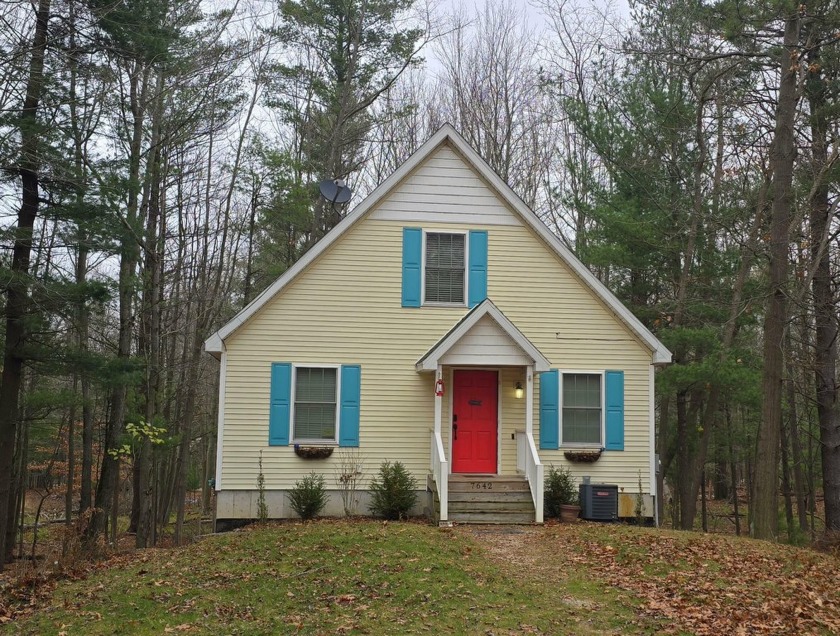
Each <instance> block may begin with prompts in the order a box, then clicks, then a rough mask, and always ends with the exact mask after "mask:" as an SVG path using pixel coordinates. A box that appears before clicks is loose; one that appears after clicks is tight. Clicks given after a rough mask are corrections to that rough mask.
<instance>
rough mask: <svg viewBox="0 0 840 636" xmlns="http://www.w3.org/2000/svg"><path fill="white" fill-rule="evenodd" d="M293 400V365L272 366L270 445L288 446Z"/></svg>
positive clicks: (283, 363) (277, 364) (285, 363)
mask: <svg viewBox="0 0 840 636" xmlns="http://www.w3.org/2000/svg"><path fill="white" fill-rule="evenodd" d="M291 399H292V365H291V364H289V363H288V362H274V363H273V364H272V365H271V406H270V409H269V416H268V445H269V446H287V445H288V443H289V419H290V416H291V412H292V409H291Z"/></svg>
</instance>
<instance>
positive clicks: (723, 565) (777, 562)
mask: <svg viewBox="0 0 840 636" xmlns="http://www.w3.org/2000/svg"><path fill="white" fill-rule="evenodd" d="M472 533H473V534H476V536H477V537H478V538H479V539H480V540H481V543H482V544H483V545H484V546H485V548H486V549H487V550H488V551H489V554H490V555H491V557H492V558H494V559H495V560H496V561H497V562H498V563H499V564H500V566H501V567H504V568H506V569H507V570H508V571H509V572H510V573H511V574H513V575H515V576H519V577H522V578H524V579H527V580H531V579H534V578H539V579H542V580H549V581H556V583H557V585H558V587H560V588H563V587H564V583H565V582H567V580H568V571H569V570H574V571H583V572H588V573H589V576H591V577H592V579H593V580H597V581H598V582H599V584H607V585H608V586H609V587H611V588H613V589H616V590H623V591H625V592H628V593H631V594H632V595H633V596H635V597H636V598H637V599H638V601H639V605H638V608H637V611H638V614H639V615H640V616H645V617H648V618H651V619H654V620H655V621H656V622H657V624H658V625H660V627H659V629H658V631H660V632H661V633H678V634H679V633H691V634H698V635H702V634H715V635H723V634H840V561H838V559H837V558H836V557H834V556H831V555H827V554H824V553H819V552H815V551H812V550H807V549H801V548H794V547H791V546H786V545H775V544H770V543H766V542H760V541H753V540H750V539H743V538H736V537H729V536H720V535H704V534H701V533H693V532H692V533H683V532H672V531H662V530H655V529H652V528H635V527H630V526H622V525H594V524H576V525H549V526H546V527H545V528H539V529H533V530H532V531H529V532H527V533H525V534H522V535H501V534H494V533H492V532H491V533H483V532H482V530H481V529H475V530H473V531H472Z"/></svg>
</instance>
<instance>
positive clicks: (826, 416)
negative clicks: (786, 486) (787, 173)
mask: <svg viewBox="0 0 840 636" xmlns="http://www.w3.org/2000/svg"><path fill="white" fill-rule="evenodd" d="M808 62H809V64H808V69H809V72H808V78H807V82H806V91H807V95H808V103H809V105H810V110H811V164H812V173H813V178H814V182H815V183H814V187H813V188H812V189H811V198H810V201H809V205H810V225H811V241H810V242H811V259H812V263H813V268H814V276H813V278H812V280H811V289H812V291H813V298H814V323H815V325H814V326H815V334H814V384H815V385H816V386H815V388H816V401H817V418H818V420H819V425H820V443H821V455H822V469H823V494H824V496H825V529H826V531H827V532H832V531H833V532H840V417H838V413H837V335H838V325H837V314H836V313H835V312H836V309H835V298H834V292H833V290H832V280H831V256H830V254H829V246H828V241H829V232H830V225H831V222H832V216H833V211H832V209H831V206H830V205H829V180H828V178H827V175H826V174H825V171H826V169H827V168H828V167H829V160H828V149H827V140H828V138H829V122H828V118H827V115H826V109H827V108H828V107H829V105H828V104H827V102H826V84H825V80H824V78H823V77H822V70H821V60H820V50H819V48H815V49H813V50H812V51H811V54H810V56H809V59H808Z"/></svg>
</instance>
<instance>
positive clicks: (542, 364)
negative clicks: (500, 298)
mask: <svg viewBox="0 0 840 636" xmlns="http://www.w3.org/2000/svg"><path fill="white" fill-rule="evenodd" d="M484 316H490V317H491V318H492V319H493V320H495V321H496V324H498V325H499V326H500V327H501V328H502V330H503V331H504V332H505V333H506V334H507V335H508V336H510V337H511V339H512V340H513V341H514V342H515V343H516V344H517V345H518V346H519V348H520V349H522V351H523V352H524V353H525V354H526V355H527V356H528V357H529V358H531V359H532V360H533V361H534V368H535V369H536V370H537V371H548V370H549V368H551V363H550V362H549V361H548V360H547V359H546V357H545V356H544V355H543V354H542V353H541V352H540V350H539V349H537V348H536V347H535V346H534V345H533V344H532V343H531V341H530V340H528V338H527V337H526V336H525V334H523V333H522V332H521V331H520V330H519V329H518V328H517V327H516V325H514V324H513V323H512V322H511V321H510V320H509V319H508V317H507V316H505V315H504V314H503V313H502V312H501V310H500V309H499V308H498V307H496V305H495V304H493V301H491V300H490V299H489V298H487V299H485V300H484V301H482V302H481V303H480V304H479V305H477V306H476V307H475V308H473V309H472V310H470V312H469V313H468V314H467V315H466V316H465V317H464V318H462V319H461V322H460V324H458V325H457V326H456V327H455V328H454V329H452V330H451V331H450V332H449V333H447V334H446V335H445V336H444V337H443V338H442V339H441V340H439V341H438V342H437V343H436V344H435V345H434V346H433V347H432V348H431V349H429V351H428V352H427V353H425V354H424V355H423V357H422V358H420V360H418V361H417V363H416V364H415V369H416V370H417V371H435V370H436V369H437V366H438V364H439V361H440V359H441V358H442V357H443V356H445V355H446V353H447V352H448V351H449V350H450V349H451V348H452V347H454V346H455V345H456V344H457V343H458V341H460V340H461V338H463V337H464V336H465V335H466V334H467V333H469V331H470V329H472V328H473V327H474V326H475V324H476V323H477V322H478V321H479V320H481V319H482V318H483V317H484Z"/></svg>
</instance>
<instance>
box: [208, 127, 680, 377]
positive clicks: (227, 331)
mask: <svg viewBox="0 0 840 636" xmlns="http://www.w3.org/2000/svg"><path fill="white" fill-rule="evenodd" d="M446 142H448V143H449V144H450V145H451V146H452V147H453V148H454V149H455V150H456V151H457V152H459V153H460V154H461V156H462V157H463V158H464V159H465V160H466V161H467V162H468V163H469V164H470V166H471V167H472V168H473V169H474V170H475V171H476V172H477V173H478V174H479V175H480V176H481V177H482V178H483V179H484V180H485V181H487V182H488V183H489V184H490V186H492V188H493V189H494V190H495V191H496V193H497V194H498V195H499V197H500V198H501V199H502V200H503V201H504V202H505V203H507V204H508V205H509V206H510V207H511V209H512V210H513V211H514V212H515V213H516V214H517V215H518V216H519V217H520V218H521V219H522V221H523V222H524V223H525V224H526V225H527V226H529V227H530V228H531V229H533V230H534V232H536V233H537V235H538V236H540V238H542V240H543V241H544V242H545V243H546V244H547V245H548V246H549V247H551V248H552V249H553V250H554V251H555V252H556V253H557V255H558V256H559V257H560V259H561V260H562V261H563V262H564V263H565V264H566V265H567V266H568V267H569V268H570V269H571V270H572V271H573V272H574V273H575V274H576V275H577V276H578V278H579V279H580V280H581V281H582V282H583V283H584V284H585V285H586V286H587V287H589V289H590V290H591V291H592V292H593V293H594V294H595V296H596V297H597V298H599V299H600V300H601V301H602V302H603V303H604V304H605V305H606V306H607V308H608V309H609V310H610V311H612V313H613V314H614V315H615V316H616V317H617V318H618V319H619V320H621V321H622V322H623V323H624V324H625V325H627V327H628V328H629V329H630V331H631V332H633V334H635V335H636V337H637V338H639V340H641V341H642V342H643V343H644V344H645V345H646V346H647V347H648V348H649V349H650V350H651V352H652V353H653V364H668V363H670V362H671V352H670V351H668V349H667V348H666V347H665V345H663V344H662V343H661V342H660V341H659V339H658V338H656V336H654V335H653V334H652V333H651V332H650V331H649V330H648V329H647V327H645V326H644V325H643V324H642V323H641V321H640V320H639V319H638V318H636V316H634V315H633V314H632V313H631V312H630V311H629V310H628V309H627V308H626V307H625V306H624V305H622V304H621V302H620V301H619V300H618V298H616V297H615V296H614V295H613V293H612V292H611V291H610V290H609V289H607V288H606V286H605V285H604V284H603V283H602V282H601V281H599V280H598V279H597V278H596V277H595V276H594V275H593V274H592V272H590V271H589V270H588V269H587V268H586V266H585V265H584V264H583V263H581V262H580V261H579V260H578V259H577V257H576V256H575V255H574V254H572V252H571V251H570V250H569V249H568V248H567V247H566V246H565V245H564V244H563V243H562V241H561V240H560V239H559V237H557V236H556V235H555V234H553V233H552V232H551V230H549V229H548V227H546V226H545V224H544V223H543V222H542V221H540V220H539V218H537V215H536V214H534V212H533V211H532V210H531V209H530V208H529V207H528V206H527V205H526V204H525V203H524V202H523V201H522V199H520V198H519V197H518V196H517V195H516V193H515V192H514V191H513V190H511V188H510V186H508V185H507V184H506V183H505V182H504V181H502V179H501V177H499V175H497V174H496V173H495V172H494V171H493V169H492V168H491V167H490V166H489V165H488V164H487V162H486V161H484V159H482V158H481V157H480V156H479V155H478V153H477V152H476V151H475V150H474V149H473V148H472V147H471V146H470V145H469V144H468V143H467V142H466V141H465V140H464V138H463V137H461V135H459V134H458V133H457V132H456V130H455V129H454V128H453V127H452V126H451V125H450V124H444V125H443V126H441V128H440V129H439V130H438V131H437V132H436V133H435V134H434V135H432V136H431V137H430V138H429V140H428V141H426V143H424V144H423V145H422V146H420V148H419V149H418V150H417V151H416V152H415V153H414V154H413V155H411V156H410V157H409V158H408V159H407V160H406V161H405V163H403V164H402V165H401V166H400V167H399V168H397V170H396V171H394V173H393V174H391V176H390V177H388V178H387V179H385V181H383V182H382V183H380V184H379V186H378V187H377V188H376V189H375V190H374V191H373V192H371V194H370V195H368V197H367V198H365V199H364V200H363V201H362V202H361V203H359V205H357V206H356V207H355V208H353V210H352V211H351V212H350V213H349V214H348V215H347V216H345V217H344V218H343V219H341V221H340V222H339V223H338V225H336V226H335V227H334V228H333V229H332V230H330V232H328V233H327V235H326V236H324V238H322V239H321V240H320V241H318V243H316V244H315V245H314V246H313V247H312V248H311V249H310V250H309V251H308V252H307V253H306V254H304V255H303V257H302V258H301V259H300V260H298V261H297V262H296V263H295V264H294V265H292V266H291V267H290V268H289V269H287V270H286V271H285V273H284V274H283V275H282V276H280V278H278V279H277V280H276V281H274V283H273V284H272V285H271V286H270V287H268V288H267V289H265V290H264V291H263V292H262V293H261V294H260V295H259V296H257V297H256V298H255V299H254V300H253V301H251V302H250V303H249V304H248V305H247V306H246V307H245V308H243V309H242V310H241V311H240V312H239V313H237V314H236V315H235V316H234V317H233V318H232V319H231V320H230V322H228V323H227V324H226V325H225V326H224V327H222V328H221V329H219V331H217V332H216V333H214V334H213V335H212V336H210V337H209V338H208V339H207V340H206V341H205V343H204V348H205V350H206V351H208V352H210V353H213V354H219V353H221V352H223V351H224V350H225V345H224V341H225V339H226V338H227V337H228V336H230V335H231V334H232V333H234V332H235V331H236V330H237V329H239V327H241V326H242V325H243V324H245V322H246V321H247V320H248V319H249V318H251V316H253V315H254V314H256V313H257V312H258V311H259V310H260V309H261V308H262V307H263V306H264V305H265V304H267V303H268V302H269V301H270V300H271V299H272V298H274V297H275V296H276V295H277V294H279V293H280V291H281V290H282V289H283V288H284V287H285V286H286V285H288V284H289V283H290V282H291V281H292V280H293V279H294V278H295V277H296V276H297V275H298V274H300V273H301V272H303V271H304V270H305V269H306V268H307V267H309V265H310V264H311V263H312V262H313V261H315V259H317V258H318V257H319V256H320V255H321V254H322V253H323V252H325V251H326V250H327V249H329V248H330V246H331V245H332V244H333V243H335V242H336V241H337V240H338V239H339V237H341V235H342V234H344V233H345V232H346V231H347V230H349V229H350V228H351V227H353V226H354V225H355V224H356V223H357V222H358V221H360V220H361V219H362V218H364V216H365V215H366V214H367V213H368V212H369V211H370V210H371V209H373V208H375V207H376V205H377V204H378V203H379V202H380V201H382V200H383V199H384V198H385V197H386V196H387V195H388V194H390V192H391V190H392V189H393V188H394V187H396V186H397V184H399V183H400V182H401V181H402V180H403V179H404V178H405V177H407V176H408V175H409V174H410V173H411V172H412V171H413V170H414V169H415V168H416V167H417V166H419V165H420V164H421V163H422V162H423V161H425V160H426V158H427V157H429V156H430V155H431V154H432V153H433V152H434V151H435V150H436V149H437V147H438V146H440V145H441V144H443V143H446Z"/></svg>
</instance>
